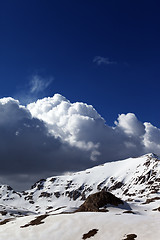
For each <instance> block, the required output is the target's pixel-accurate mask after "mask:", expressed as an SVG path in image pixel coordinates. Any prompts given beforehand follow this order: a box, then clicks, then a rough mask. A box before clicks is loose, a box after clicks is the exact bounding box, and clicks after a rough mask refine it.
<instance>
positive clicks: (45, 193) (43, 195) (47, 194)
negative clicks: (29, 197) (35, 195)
mask: <svg viewBox="0 0 160 240" xmlns="http://www.w3.org/2000/svg"><path fill="white" fill-rule="evenodd" d="M51 196H52V193H47V192H41V194H40V196H39V198H41V197H46V198H48V197H51Z"/></svg>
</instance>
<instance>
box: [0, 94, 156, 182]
mask: <svg viewBox="0 0 160 240" xmlns="http://www.w3.org/2000/svg"><path fill="white" fill-rule="evenodd" d="M148 152H154V153H156V154H158V155H160V129H158V128H157V127H155V126H153V125H152V124H151V123H142V122H141V121H139V120H138V119H137V117H136V116H135V114H133V113H128V114H121V115H119V116H118V119H117V121H115V126H114V127H111V126H108V125H107V124H106V123H105V120H104V119H103V118H102V117H101V116H100V115H99V114H98V113H97V111H96V110H95V109H94V108H93V106H91V105H87V104H85V103H81V102H76V103H71V102H70V101H69V100H67V99H66V98H65V97H63V96H61V95H60V94H55V95H54V96H53V97H48V98H43V99H41V100H38V101H36V102H33V103H30V104H28V105H27V107H24V106H21V105H20V104H19V102H18V101H17V100H14V99H13V98H3V99H0V161H1V168H0V174H1V177H3V178H4V179H12V178H13V176H17V177H14V179H15V184H16V181H17V182H19V183H20V182H21V180H22V184H27V181H26V182H25V181H23V179H21V178H22V176H28V179H33V178H35V179H36V180H37V179H38V178H39V177H40V176H42V177H47V176H49V175H53V174H55V173H58V174H59V173H62V172H66V171H72V170H80V169H85V168H87V167H91V166H93V165H95V164H96V165H97V164H101V163H104V162H107V161H113V160H120V159H123V158H127V157H136V156H139V155H142V154H145V153H148ZM23 178H24V177H23ZM20 179H21V180H20ZM24 182H25V183H24ZM19 183H18V184H19ZM29 183H30V182H29V180H28V184H29Z"/></svg>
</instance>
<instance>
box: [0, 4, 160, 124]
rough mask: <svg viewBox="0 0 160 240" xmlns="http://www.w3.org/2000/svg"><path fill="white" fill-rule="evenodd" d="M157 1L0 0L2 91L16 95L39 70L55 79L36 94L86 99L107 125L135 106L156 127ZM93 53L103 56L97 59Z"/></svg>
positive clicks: (159, 22) (159, 23)
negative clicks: (99, 61)
mask: <svg viewBox="0 0 160 240" xmlns="http://www.w3.org/2000/svg"><path fill="white" fill-rule="evenodd" d="M159 7H160V3H159V1H148V0H147V1H143V0H142V1H128V0H122V1H119V0H117V1H116V0H113V1H106V0H100V1H97V0H95V1H92V0H85V1H79V0H78V1H73V0H69V1H63V0H60V1H51V0H48V1H44V0H27V1H26V0H24V1H20V0H14V1H11V0H6V1H3V0H2V1H0V36H1V37H0V80H1V87H0V97H3V96H13V97H17V98H18V97H19V96H20V97H19V98H21V95H23V93H24V92H27V91H29V90H28V88H29V81H30V80H31V79H32V77H33V76H35V75H38V76H40V77H41V78H43V79H51V78H52V79H53V81H52V83H51V84H50V86H49V87H48V88H46V89H45V91H44V92H43V91H41V92H40V93H39V95H36V98H38V97H40V98H41V97H44V96H52V95H53V94H54V93H60V94H62V95H64V96H65V97H67V98H68V99H69V100H70V101H71V102H75V101H82V102H86V103H88V104H92V105H93V106H94V107H95V108H96V109H97V111H98V112H99V113H100V114H101V115H102V116H103V117H104V118H105V119H106V121H107V123H108V124H110V125H113V122H114V120H115V119H116V118H117V115H118V114H120V113H127V112H134V113H135V114H136V115H137V117H138V118H139V119H140V120H141V121H149V122H152V123H153V124H155V125H156V126H159V119H160V112H159V87H160V83H159V78H160V71H159V69H160V47H159V43H160V31H159V30H160V29H159V28H160V27H159V26H160V17H159ZM96 56H100V57H102V58H105V59H108V63H105V62H103V61H102V62H101V64H99V65H98V64H97V62H94V61H93V60H94V58H95V57H96ZM47 81H48V80H47ZM20 100H21V99H20ZM22 102H23V99H22Z"/></svg>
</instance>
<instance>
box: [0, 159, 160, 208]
mask: <svg viewBox="0 0 160 240" xmlns="http://www.w3.org/2000/svg"><path fill="white" fill-rule="evenodd" d="M102 189H106V190H107V191H109V192H111V193H113V194H114V195H116V196H117V197H119V198H121V199H122V200H124V201H128V202H132V203H133V204H134V203H137V202H138V201H139V202H140V203H146V202H147V201H148V202H149V201H151V202H152V200H151V199H154V198H157V200H158V199H159V198H160V197H159V189H160V160H159V159H158V158H157V156H156V155H154V154H147V155H144V156H142V157H139V158H129V159H126V160H122V161H118V162H111V163H106V164H103V165H100V166H97V167H93V168H91V169H87V170H85V171H81V172H76V173H71V174H68V175H62V176H55V177H51V178H47V179H41V180H40V181H38V182H37V183H35V184H34V185H33V186H32V188H31V189H30V190H27V191H24V192H21V193H18V192H15V191H14V190H12V189H11V188H10V187H9V186H1V188H0V196H1V198H0V204H1V205H6V204H7V205H8V206H14V207H16V208H18V207H19V206H21V208H22V209H21V210H23V211H24V210H25V211H28V210H29V211H30V212H35V213H45V212H62V211H73V210H74V209H76V208H77V207H79V206H80V205H81V204H82V203H83V202H84V200H85V199H86V198H87V197H88V196H89V195H90V194H92V193H95V192H97V191H100V190H102ZM57 209H58V210H57Z"/></svg>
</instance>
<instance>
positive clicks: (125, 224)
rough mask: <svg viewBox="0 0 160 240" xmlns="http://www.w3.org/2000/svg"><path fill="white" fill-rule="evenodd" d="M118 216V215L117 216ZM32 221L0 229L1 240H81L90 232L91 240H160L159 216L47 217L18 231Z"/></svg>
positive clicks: (0, 227)
mask: <svg viewBox="0 0 160 240" xmlns="http://www.w3.org/2000/svg"><path fill="white" fill-rule="evenodd" d="M119 214H120V213H119ZM33 219H34V217H33V216H32V217H31V216H29V217H23V218H19V219H17V220H14V221H12V222H9V223H7V224H5V225H2V226H0V240H4V239H5V240H22V239H24V240H25V239H26V240H44V239H46V238H47V240H53V239H54V240H59V239H62V240H75V239H76V240H81V239H82V238H83V235H84V234H85V233H88V232H89V231H90V230H92V229H97V230H98V232H97V234H95V235H94V236H93V237H92V238H91V239H94V240H106V239H109V240H121V239H124V236H125V234H131V233H132V234H136V235H137V239H138V240H156V239H159V236H160V228H159V226H160V215H159V213H157V214H154V215H152V214H151V215H149V216H146V215H131V214H122V213H121V214H120V215H116V214H115V213H114V212H107V213H75V214H62V215H54V216H48V217H47V218H46V219H44V220H43V222H44V223H42V224H40V225H37V226H29V227H25V228H21V226H24V225H25V224H27V223H29V222H30V221H31V220H33Z"/></svg>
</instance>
